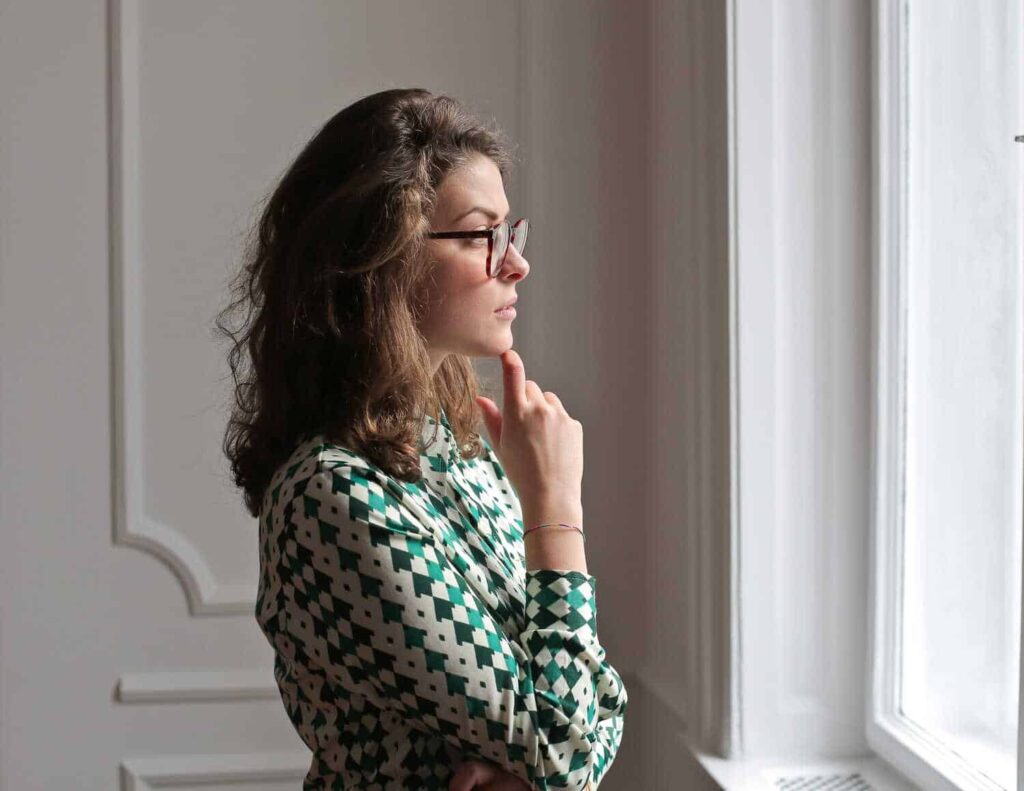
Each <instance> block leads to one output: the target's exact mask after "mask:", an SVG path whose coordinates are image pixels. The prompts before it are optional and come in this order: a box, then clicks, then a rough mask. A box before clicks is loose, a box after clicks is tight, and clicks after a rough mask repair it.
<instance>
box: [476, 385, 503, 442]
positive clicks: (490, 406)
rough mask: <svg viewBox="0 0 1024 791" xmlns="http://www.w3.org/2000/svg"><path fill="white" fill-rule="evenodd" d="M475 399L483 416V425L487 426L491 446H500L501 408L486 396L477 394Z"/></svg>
mask: <svg viewBox="0 0 1024 791" xmlns="http://www.w3.org/2000/svg"><path fill="white" fill-rule="evenodd" d="M475 400H476V405H477V406H478V407H480V412H481V413H482V414H483V416H484V425H485V426H487V434H488V435H489V439H490V440H491V447H492V448H494V449H495V450H497V449H498V448H499V447H501V410H500V409H498V405H497V404H495V403H494V402H493V401H492V400H491V399H489V398H488V397H487V396H477V397H476V399H475Z"/></svg>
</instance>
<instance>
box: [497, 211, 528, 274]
mask: <svg viewBox="0 0 1024 791" xmlns="http://www.w3.org/2000/svg"><path fill="white" fill-rule="evenodd" d="M529 230H530V224H529V222H528V221H527V220H526V219H522V220H519V221H518V222H517V223H516V224H515V225H513V226H510V225H509V223H508V221H507V220H506V221H505V222H503V223H502V224H501V225H499V226H498V228H497V231H496V233H495V238H494V260H495V261H497V262H498V265H497V267H496V269H497V271H494V269H495V267H492V271H494V274H492V275H491V277H497V276H498V275H500V274H501V269H502V265H503V264H504V263H505V254H506V253H507V252H508V242H509V235H510V234H511V237H512V246H513V247H515V248H516V252H517V253H519V254H520V255H522V254H523V249H524V248H525V247H526V235H527V233H528V232H529Z"/></svg>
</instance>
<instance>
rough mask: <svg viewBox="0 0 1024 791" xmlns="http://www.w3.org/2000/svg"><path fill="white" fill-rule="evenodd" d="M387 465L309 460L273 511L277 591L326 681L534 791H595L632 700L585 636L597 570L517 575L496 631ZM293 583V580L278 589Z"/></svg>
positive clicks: (593, 639) (593, 625)
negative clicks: (508, 611)
mask: <svg viewBox="0 0 1024 791" xmlns="http://www.w3.org/2000/svg"><path fill="white" fill-rule="evenodd" d="M424 516H425V515H424V513H423V512H422V510H420V507H419V505H418V504H415V503H413V502H412V497H411V496H410V495H408V494H407V493H406V492H405V490H404V489H402V487H401V486H400V485H398V484H397V483H396V482H394V481H393V480H391V479H390V478H389V477H388V476H387V475H386V474H385V473H383V472H382V471H380V470H377V469H375V468H372V467H368V466H367V467H363V466H357V465H354V464H350V463H344V464H342V465H340V466H337V467H332V468H321V469H319V470H318V471H317V472H315V473H314V474H313V476H312V477H311V478H310V479H309V480H308V482H307V485H306V486H305V488H304V489H300V490H299V491H296V493H295V497H294V499H293V501H292V503H291V505H290V506H289V507H288V508H287V509H286V511H285V527H286V531H287V533H286V538H291V539H293V541H294V543H292V542H291V541H288V542H287V544H286V545H285V547H284V548H285V551H286V554H288V555H290V557H288V558H287V559H283V560H284V561H285V562H287V563H289V564H290V565H291V567H292V573H291V574H290V575H289V576H290V578H291V581H292V583H293V586H294V588H293V590H294V593H293V595H292V596H290V597H289V600H288V601H285V602H281V606H282V607H283V608H284V611H285V613H284V614H287V615H290V616H292V617H288V618H287V621H288V622H289V624H290V627H289V628H292V629H298V630H299V632H296V633H295V636H296V637H299V638H301V640H302V642H303V643H304V644H305V645H306V646H307V649H308V650H309V651H310V652H311V654H312V656H310V657H309V660H310V662H311V663H314V664H318V665H319V666H320V667H321V668H322V670H323V672H324V675H325V676H326V677H327V678H328V679H329V681H330V683H332V684H336V685H338V686H339V687H340V688H342V689H344V690H346V691H347V692H349V693H354V694H358V695H361V696H363V697H364V698H366V699H367V700H369V701H370V702H371V703H373V704H374V705H375V706H377V707H378V708H380V709H381V710H382V711H391V712H394V713H395V714H396V715H398V716H399V717H401V718H402V719H403V720H404V721H405V722H406V723H407V724H409V725H410V727H412V728H414V729H415V730H418V731H422V732H425V733H429V734H436V735H440V736H441V737H442V738H443V739H444V740H445V742H446V743H447V744H449V745H451V746H452V747H454V748H455V749H456V750H457V751H459V752H460V753H461V754H462V755H464V756H466V757H467V758H469V757H472V758H476V759H478V760H490V761H493V762H494V763H496V764H498V765H499V766H501V767H502V768H503V769H504V770H505V771H508V772H511V773H512V774H515V775H517V776H518V777H520V778H522V779H523V780H525V781H526V782H527V783H530V784H532V786H533V787H534V788H536V789H540V790H541V791H543V790H544V789H556V788H557V789H561V788H565V789H583V788H584V787H585V786H586V784H587V782H588V781H589V782H590V783H591V786H592V787H593V788H596V787H597V785H598V783H599V782H600V779H601V777H602V776H603V775H604V773H605V771H606V770H607V768H608V767H609V766H610V765H611V763H612V761H613V759H614V757H615V754H616V752H617V751H618V747H619V743H620V741H621V739H622V730H623V723H624V714H625V711H626V704H627V700H628V696H627V694H626V689H625V687H624V686H623V683H622V679H621V678H620V676H619V674H618V673H617V672H616V670H615V669H614V668H613V667H612V666H611V665H610V664H609V663H608V662H607V661H606V659H605V651H604V648H603V647H602V646H601V644H600V642H599V641H598V637H597V606H596V598H595V586H596V580H595V578H594V577H593V576H591V575H589V574H584V573H582V572H580V571H574V570H566V571H559V570H553V569H528V570H527V571H526V607H525V628H524V629H523V630H522V632H521V633H520V634H518V635H509V634H507V633H506V632H505V631H504V630H503V629H502V628H501V626H500V625H499V624H498V623H497V622H496V621H495V620H494V619H493V617H492V616H491V614H490V612H489V610H488V609H487V608H486V607H485V605H484V604H483V603H482V602H481V601H480V600H479V599H478V598H477V597H476V594H475V593H474V591H473V589H472V587H471V586H469V585H468V584H467V582H466V580H465V578H464V577H463V575H462V573H461V572H460V571H459V570H458V569H457V568H456V567H455V566H454V565H453V564H452V563H451V562H450V561H449V559H448V558H447V556H446V555H445V552H444V549H443V547H440V546H437V545H436V544H435V540H434V537H433V534H432V533H431V532H430V531H429V529H428V528H427V527H426V525H425V524H424V521H425V520H424V518H423V517H424ZM289 587H292V586H289Z"/></svg>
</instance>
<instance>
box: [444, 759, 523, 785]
mask: <svg viewBox="0 0 1024 791" xmlns="http://www.w3.org/2000/svg"><path fill="white" fill-rule="evenodd" d="M532 789H533V786H532V785H530V784H529V783H527V782H526V781H525V780H523V779H522V778H520V777H518V776H517V775H514V774H512V773H511V772H506V771H505V770H504V769H502V768H501V767H500V766H498V765H497V764H493V763H491V762H490V761H477V760H473V759H470V760H468V761H464V762H462V763H461V764H459V766H458V767H457V768H456V770H455V774H454V775H452V779H451V782H450V783H449V784H448V791H532Z"/></svg>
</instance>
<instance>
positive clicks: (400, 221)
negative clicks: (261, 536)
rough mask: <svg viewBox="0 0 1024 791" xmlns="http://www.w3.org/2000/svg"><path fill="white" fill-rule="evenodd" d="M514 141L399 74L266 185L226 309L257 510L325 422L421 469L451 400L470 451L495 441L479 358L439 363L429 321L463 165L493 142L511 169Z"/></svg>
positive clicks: (465, 452)
mask: <svg viewBox="0 0 1024 791" xmlns="http://www.w3.org/2000/svg"><path fill="white" fill-rule="evenodd" d="M513 150H514V147H513V146H512V145H511V144H510V143H509V142H508V141H507V138H506V137H505V134H504V133H503V132H502V130H501V129H500V128H498V127H497V126H496V125H495V124H493V123H492V124H491V125H489V126H485V125H483V124H482V123H481V122H480V121H479V120H478V119H477V118H476V117H474V115H473V114H472V113H471V112H469V111H468V110H467V109H466V108H465V107H464V106H463V105H461V104H460V103H459V102H458V101H456V100H455V99H453V98H451V97H449V96H445V95H436V94H433V93H431V92H430V91H427V90H424V89H421V88H410V89H393V90H385V91H381V92H379V93H374V94H371V95H369V96H366V97H364V98H362V99H360V100H359V101H357V102H355V103H353V104H351V105H349V106H348V107H345V108H344V109H342V110H341V111H340V112H338V113H337V114H335V115H334V117H332V118H331V119H330V120H329V121H327V123H326V124H324V126H323V127H322V128H321V129H320V130H319V131H318V132H317V133H316V135H314V137H313V138H312V140H310V141H309V143H308V144H307V145H306V146H305V148H303V149H302V151H301V152H300V153H299V155H298V157H297V158H296V159H295V161H294V162H293V163H292V165H291V166H290V167H289V168H288V169H287V171H286V172H285V173H284V175H283V176H282V177H281V179H280V180H279V182H278V183H277V185H276V187H275V188H274V190H273V192H272V193H271V194H270V196H269V197H268V198H266V199H265V204H264V206H263V208H262V211H261V214H260V217H259V219H258V222H257V223H255V224H254V225H253V227H252V228H251V230H250V232H249V234H248V236H247V238H246V241H245V243H244V261H243V266H242V268H241V269H240V270H239V271H238V273H237V275H236V276H235V277H234V279H233V280H232V283H231V292H232V295H233V300H232V301H231V303H230V304H229V305H228V306H227V307H226V308H224V309H223V310H222V311H221V312H220V313H219V314H218V317H217V319H216V322H215V323H216V328H217V330H218V331H219V332H220V333H221V334H223V335H226V336H227V337H228V338H230V340H231V349H230V352H229V354H228V362H229V365H230V367H231V375H232V378H233V381H234V400H233V405H232V412H231V416H230V419H229V421H228V425H227V430H226V432H225V435H224V442H223V451H224V453H225V454H226V455H227V457H228V459H229V460H230V462H231V470H232V475H233V480H234V482H235V484H236V485H237V486H239V487H240V488H241V489H242V490H243V491H244V501H245V506H246V508H247V509H248V511H249V513H250V514H252V515H253V516H258V515H259V511H260V506H261V503H262V500H263V497H264V494H265V492H266V488H267V486H268V484H269V482H270V479H271V477H272V476H273V474H274V471H275V470H276V469H277V467H278V466H279V465H280V464H282V463H283V462H284V461H285V460H286V459H287V458H288V456H289V455H290V454H291V452H292V451H293V450H294V448H295V446H296V444H297V443H298V442H300V441H302V440H303V439H304V438H308V437H311V436H313V435H315V434H323V435H324V436H325V437H326V438H327V439H328V440H329V441H331V442H333V443H335V444H338V445H340V446H342V447H345V448H348V449H350V450H353V451H355V452H357V453H359V454H361V455H362V456H364V457H365V458H367V459H368V460H369V461H370V462H372V463H373V464H375V465H377V466H378V467H379V468H381V469H383V470H384V471H386V472H387V473H388V474H389V475H391V476H393V477H395V478H398V479H401V480H404V481H407V482H416V481H418V480H419V479H420V475H421V473H420V458H419V454H420V450H421V431H422V426H423V423H422V421H423V416H424V415H426V414H430V415H431V416H432V417H433V418H434V419H435V420H438V419H439V417H440V415H439V411H438V410H439V408H443V409H444V412H445V416H446V417H447V418H448V421H449V423H450V424H451V427H452V431H453V433H454V435H455V437H456V440H457V442H458V445H459V449H460V455H461V457H462V458H463V459H471V458H476V457H477V456H479V455H480V453H481V452H482V445H481V441H480V434H479V433H478V431H477V429H478V427H479V425H480V414H479V412H478V410H477V407H476V404H475V402H474V398H475V397H476V395H477V394H478V393H479V392H480V383H479V381H478V378H477V375H476V371H475V369H474V368H473V365H472V363H471V361H470V359H469V358H468V357H467V356H466V355H462V354H454V353H453V354H449V355H448V356H447V357H446V358H445V360H444V361H443V362H442V363H441V365H440V368H439V369H438V370H437V373H436V374H434V373H433V371H432V367H431V364H430V360H429V355H428V349H427V345H426V342H425V339H424V338H423V336H422V334H421V333H420V331H419V330H418V325H419V321H420V319H421V318H422V317H423V315H424V308H425V291H424V286H425V284H426V283H427V281H428V280H429V279H430V277H431V271H432V269H431V264H432V262H431V260H429V255H428V254H427V250H428V248H427V237H426V234H427V232H428V231H429V217H430V216H431V215H432V213H433V210H434V207H435V205H436V196H437V189H438V187H439V185H440V183H441V181H442V180H443V179H444V177H445V176H446V175H447V174H448V173H450V172H451V171H452V170H454V169H457V168H459V167H461V166H463V165H465V164H466V163H467V162H468V161H469V160H470V159H471V158H472V157H473V156H475V155H478V154H483V155H484V156H487V157H489V158H490V159H491V160H492V161H493V162H494V163H495V165H497V167H498V169H499V171H500V173H501V177H502V180H503V181H507V179H508V177H509V175H510V172H511V170H512V167H513V166H514V165H515V164H516V163H517V159H516V158H515V156H514V155H513V153H512V151H513ZM236 313H241V314H242V324H241V326H240V327H239V328H237V329H236V330H234V331H233V330H232V329H231V328H230V327H229V326H227V323H226V319H228V317H229V316H231V315H233V314H236Z"/></svg>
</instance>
